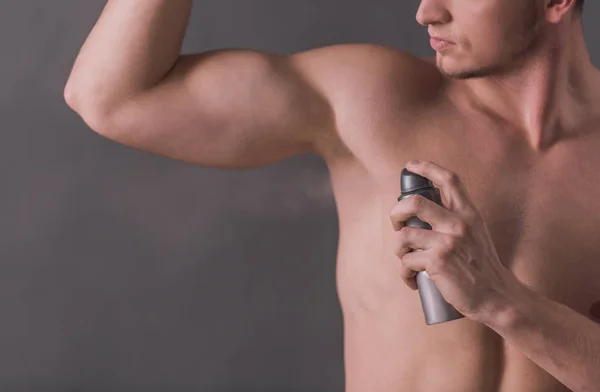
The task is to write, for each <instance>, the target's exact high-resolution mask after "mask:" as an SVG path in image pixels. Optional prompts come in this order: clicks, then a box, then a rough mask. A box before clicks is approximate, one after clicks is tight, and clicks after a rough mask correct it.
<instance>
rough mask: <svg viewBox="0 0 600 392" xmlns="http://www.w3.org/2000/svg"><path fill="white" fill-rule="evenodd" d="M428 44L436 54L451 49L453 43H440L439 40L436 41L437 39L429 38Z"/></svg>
mask: <svg viewBox="0 0 600 392" xmlns="http://www.w3.org/2000/svg"><path fill="white" fill-rule="evenodd" d="M429 43H430V45H431V47H432V48H433V50H435V51H436V52H443V51H445V50H447V49H449V48H451V47H452V46H454V43H452V42H448V41H442V40H441V39H437V38H431V39H430V40H429Z"/></svg>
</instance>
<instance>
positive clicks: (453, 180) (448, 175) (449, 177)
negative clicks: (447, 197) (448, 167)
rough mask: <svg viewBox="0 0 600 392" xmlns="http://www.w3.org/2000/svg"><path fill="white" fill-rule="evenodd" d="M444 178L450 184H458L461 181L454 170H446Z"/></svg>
mask: <svg viewBox="0 0 600 392" xmlns="http://www.w3.org/2000/svg"><path fill="white" fill-rule="evenodd" d="M443 179H444V181H445V182H446V183H447V184H450V185H457V184H458V183H459V182H460V179H459V178H458V174H456V173H455V172H453V171H447V172H445V173H444V177H443Z"/></svg>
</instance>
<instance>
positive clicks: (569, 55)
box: [460, 23, 600, 151]
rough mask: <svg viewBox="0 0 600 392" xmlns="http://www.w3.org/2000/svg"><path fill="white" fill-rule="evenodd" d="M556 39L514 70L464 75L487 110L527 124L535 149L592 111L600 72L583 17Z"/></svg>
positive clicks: (476, 101)
mask: <svg viewBox="0 0 600 392" xmlns="http://www.w3.org/2000/svg"><path fill="white" fill-rule="evenodd" d="M554 42H555V44H554V45H550V44H548V43H543V44H542V45H541V46H540V49H539V50H538V51H537V53H535V54H532V55H531V56H528V57H527V58H526V59H524V61H523V63H522V64H520V65H519V67H518V69H516V70H514V71H513V72H512V73H510V74H506V75H503V76H494V77H484V78H475V79H468V80H465V81H460V83H461V84H462V85H463V86H466V90H467V91H468V93H469V95H470V96H471V98H472V100H473V103H474V105H475V106H476V107H478V108H479V109H480V110H481V112H482V113H488V114H489V115H490V116H494V117H499V118H501V119H503V120H504V121H506V122H507V123H508V124H510V125H512V126H514V127H515V128H516V129H518V130H522V131H523V132H524V133H525V136H526V138H527V141H528V143H529V144H530V146H531V147H532V149H535V150H540V151H541V150H544V149H546V148H548V147H550V146H551V145H552V144H554V143H555V142H556V141H558V140H560V139H562V138H563V137H565V136H568V135H567V133H568V132H569V131H570V130H574V129H575V128H577V126H578V125H580V121H581V120H583V119H584V118H585V117H584V116H585V114H586V112H587V114H588V115H589V104H590V101H591V100H592V96H593V95H594V91H596V89H597V86H598V75H599V74H600V73H599V72H598V70H597V69H596V68H595V67H594V66H593V64H592V63H591V61H590V57H589V53H588V51H587V48H586V45H585V41H584V37H583V31H582V27H581V24H580V23H575V24H574V25H573V26H572V27H571V28H570V32H569V33H568V34H564V35H563V37H561V38H560V41H558V42H557V40H556V38H555V40H554ZM556 43H558V44H556ZM596 94H597V93H596Z"/></svg>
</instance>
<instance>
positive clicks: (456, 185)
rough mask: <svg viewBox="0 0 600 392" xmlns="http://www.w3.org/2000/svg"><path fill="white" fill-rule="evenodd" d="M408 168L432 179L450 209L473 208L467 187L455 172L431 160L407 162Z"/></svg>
mask: <svg viewBox="0 0 600 392" xmlns="http://www.w3.org/2000/svg"><path fill="white" fill-rule="evenodd" d="M406 169H407V170H410V171H411V172H413V173H416V174H418V175H420V176H423V177H425V178H428V179H429V180H431V181H432V182H433V183H434V185H435V186H436V187H437V188H439V189H440V191H441V192H442V193H443V195H444V201H445V205H446V207H447V208H448V209H449V210H450V211H463V210H466V209H468V208H471V200H470V198H469V195H468V192H467V189H466V187H465V185H464V184H463V182H462V180H461V179H460V177H459V176H458V174H456V173H455V172H453V171H451V170H448V169H446V168H444V167H442V166H440V165H438V164H436V163H433V162H431V161H418V163H417V164H415V165H412V164H407V166H406Z"/></svg>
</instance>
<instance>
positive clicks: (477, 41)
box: [461, 25, 509, 62]
mask: <svg viewBox="0 0 600 392" xmlns="http://www.w3.org/2000/svg"><path fill="white" fill-rule="evenodd" d="M465 31H467V32H469V33H468V34H467V35H466V36H465V40H464V42H461V46H462V48H463V50H464V51H465V52H466V54H467V55H468V56H469V57H471V58H472V59H473V60H474V61H476V62H495V61H498V60H499V59H501V58H503V57H505V54H506V53H507V52H508V51H507V48H508V47H509V45H508V42H507V39H508V36H507V35H506V33H505V31H504V30H503V29H502V27H501V26H493V25H487V26H470V27H468V28H467V30H465Z"/></svg>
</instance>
